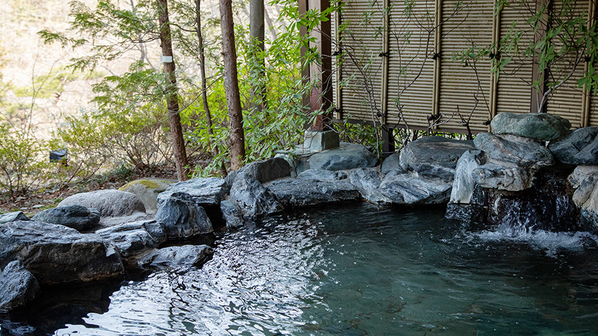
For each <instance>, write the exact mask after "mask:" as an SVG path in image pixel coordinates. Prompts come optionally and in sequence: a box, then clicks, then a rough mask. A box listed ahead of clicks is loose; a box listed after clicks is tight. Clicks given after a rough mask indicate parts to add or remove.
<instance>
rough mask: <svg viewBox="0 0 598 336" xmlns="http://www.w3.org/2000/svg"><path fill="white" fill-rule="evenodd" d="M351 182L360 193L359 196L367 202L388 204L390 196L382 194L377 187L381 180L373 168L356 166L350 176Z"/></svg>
mask: <svg viewBox="0 0 598 336" xmlns="http://www.w3.org/2000/svg"><path fill="white" fill-rule="evenodd" d="M349 179H350V181H351V184H353V185H354V186H355V187H356V188H357V190H359V192H360V193H361V196H362V197H363V198H364V199H366V200H367V201H368V202H371V203H374V204H390V203H392V201H391V200H390V198H388V197H386V196H384V195H383V194H382V193H381V192H380V190H378V187H380V183H382V180H381V179H380V173H379V172H378V170H377V169H375V168H358V169H355V170H354V171H353V172H352V173H351V175H350V177H349Z"/></svg>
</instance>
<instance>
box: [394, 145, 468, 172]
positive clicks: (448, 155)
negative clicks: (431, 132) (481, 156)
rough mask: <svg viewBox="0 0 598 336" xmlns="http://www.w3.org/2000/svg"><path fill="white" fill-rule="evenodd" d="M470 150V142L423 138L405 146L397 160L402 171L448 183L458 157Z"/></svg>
mask: <svg viewBox="0 0 598 336" xmlns="http://www.w3.org/2000/svg"><path fill="white" fill-rule="evenodd" d="M470 149H475V147H474V145H473V142H472V141H470V140H455V139H447V138H443V137H439V136H432V137H424V138H420V139H417V140H415V141H413V142H410V143H409V144H407V146H405V148H403V150H402V151H401V154H400V159H399V160H400V164H401V167H402V168H403V169H404V170H408V171H414V172H417V173H418V174H419V175H420V176H424V177H429V178H440V179H442V180H444V181H447V182H449V181H452V180H453V175H454V174H455V168H456V167H457V161H458V160H459V157H461V155H462V154H463V153H464V152H465V151H467V150H470Z"/></svg>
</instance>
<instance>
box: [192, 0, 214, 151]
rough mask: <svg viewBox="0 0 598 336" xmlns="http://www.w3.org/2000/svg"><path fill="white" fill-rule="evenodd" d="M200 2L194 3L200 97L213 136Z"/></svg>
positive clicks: (209, 130)
mask: <svg viewBox="0 0 598 336" xmlns="http://www.w3.org/2000/svg"><path fill="white" fill-rule="evenodd" d="M200 8H201V0H196V1H195V11H196V18H195V20H196V23H197V40H198V43H199V69H200V75H201V96H202V98H203V108H204V110H205V111H206V124H207V126H208V134H209V135H210V136H212V135H214V130H213V129H212V114H211V113H210V107H209V106H208V83H207V80H206V55H205V54H204V43H203V35H202V34H201V12H200ZM211 144H212V140H211V139H210V140H209V145H211Z"/></svg>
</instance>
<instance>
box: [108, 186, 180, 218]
mask: <svg viewBox="0 0 598 336" xmlns="http://www.w3.org/2000/svg"><path fill="white" fill-rule="evenodd" d="M173 183H174V182H173V181H170V180H165V179H158V178H144V179H139V180H135V181H131V182H129V183H127V184H125V185H124V186H122V187H120V188H119V189H118V190H120V191H126V192H130V193H133V194H135V195H137V197H139V199H140V200H141V202H143V205H144V206H145V211H146V212H147V213H149V214H155V213H156V212H157V211H158V194H160V193H161V192H163V191H166V189H167V188H168V187H169V186H170V185H171V184H173Z"/></svg>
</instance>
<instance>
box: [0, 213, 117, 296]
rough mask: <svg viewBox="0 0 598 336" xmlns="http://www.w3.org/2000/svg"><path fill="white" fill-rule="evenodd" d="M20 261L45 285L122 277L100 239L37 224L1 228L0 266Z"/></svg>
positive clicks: (20, 224)
mask: <svg viewBox="0 0 598 336" xmlns="http://www.w3.org/2000/svg"><path fill="white" fill-rule="evenodd" d="M13 260H21V261H22V262H23V264H25V267H26V268H27V269H28V270H29V271H30V272H31V273H32V274H33V275H34V276H35V277H36V278H37V280H38V281H39V283H40V284H41V285H42V286H44V285H58V284H67V283H77V282H89V281H102V280H108V279H112V278H115V277H119V276H121V275H122V274H123V271H124V269H123V264H122V261H121V259H120V257H119V255H118V253H116V251H114V250H111V249H109V248H108V247H107V246H106V245H105V243H104V240H103V238H102V237H100V236H99V235H96V234H82V233H79V232H78V231H77V230H75V229H71V228H69V227H66V226H63V225H57V224H48V223H41V222H36V221H15V222H10V223H6V224H3V225H0V266H5V265H6V264H7V263H9V262H10V261H13Z"/></svg>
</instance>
